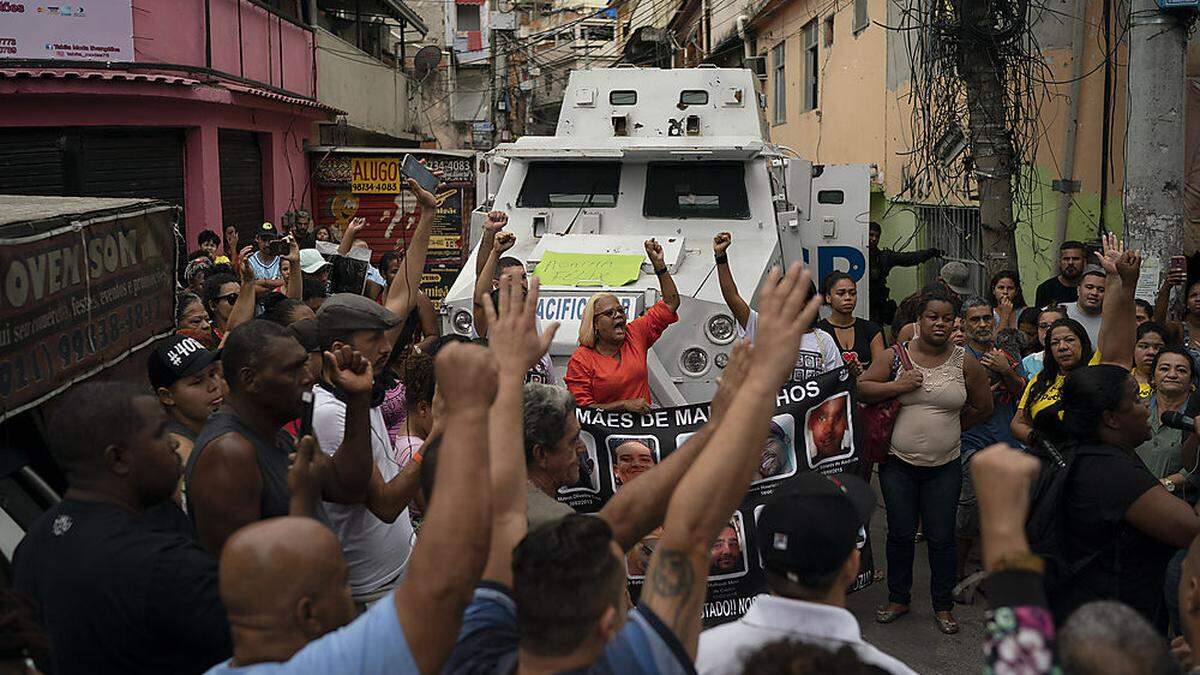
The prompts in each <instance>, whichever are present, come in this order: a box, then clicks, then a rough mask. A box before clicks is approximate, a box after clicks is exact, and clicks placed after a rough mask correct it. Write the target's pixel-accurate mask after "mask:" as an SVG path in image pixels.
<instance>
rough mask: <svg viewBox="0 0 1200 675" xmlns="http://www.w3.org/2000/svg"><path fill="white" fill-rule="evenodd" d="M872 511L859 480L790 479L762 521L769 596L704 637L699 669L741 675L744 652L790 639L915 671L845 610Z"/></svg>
mask: <svg viewBox="0 0 1200 675" xmlns="http://www.w3.org/2000/svg"><path fill="white" fill-rule="evenodd" d="M874 508H875V495H874V493H873V492H872V491H871V488H870V487H868V486H867V484H866V483H864V482H862V481H861V480H859V479H858V478H856V477H854V476H848V475H845V474H842V475H840V476H837V477H835V478H827V477H825V476H823V475H821V474H817V473H803V474H800V475H799V476H797V477H795V478H793V479H792V480H790V481H788V482H787V483H786V484H785V485H784V486H783V487H782V489H780V490H779V491H778V492H776V493H775V494H774V495H773V496H772V497H771V498H770V499H769V500H768V501H767V503H766V504H765V505H764V506H763V509H762V512H761V513H760V514H759V516H758V553H759V559H760V561H761V563H762V566H763V568H764V570H765V571H766V576H767V586H768V587H769V589H770V593H769V594H763V595H759V596H758V597H757V598H756V599H755V601H754V604H753V605H752V606H751V607H750V609H749V610H747V612H746V614H745V616H743V617H742V618H741V619H738V620H737V621H735V622H733V623H728V624H725V625H724V626H718V627H716V628H713V629H710V630H707V631H705V632H703V633H701V634H700V648H699V651H698V652H697V653H696V670H697V671H698V672H700V673H702V674H704V675H709V674H712V675H717V674H721V673H731V674H732V673H741V672H742V659H743V658H744V656H745V655H746V654H748V653H752V652H754V651H755V650H756V649H757V648H758V647H760V646H762V645H763V644H766V643H768V642H774V641H776V640H780V639H784V638H788V639H792V640H798V641H800V642H805V643H812V644H815V645H819V646H821V647H823V648H825V649H828V650H831V651H834V650H837V649H840V648H842V647H850V648H851V649H853V650H854V651H855V652H856V653H857V654H858V656H859V658H860V659H862V660H863V661H865V662H867V663H869V664H871V665H873V666H875V667H877V668H880V669H882V670H883V671H885V672H888V673H893V674H894V675H898V674H904V675H908V674H911V673H913V670H912V669H911V668H909V667H908V666H906V665H904V664H903V663H901V662H900V661H898V660H896V659H895V658H893V657H891V656H888V655H887V654H884V653H883V652H881V651H879V650H878V649H876V648H875V647H873V646H871V645H870V644H868V643H867V642H866V641H864V640H863V638H862V631H861V630H860V629H859V627H858V621H857V620H855V618H854V615H853V614H851V613H850V612H849V611H847V610H846V608H845V607H846V589H847V588H849V587H850V585H851V584H852V583H853V582H854V578H855V577H856V576H858V568H859V550H860V549H861V548H862V546H863V544H864V543H865V542H866V528H867V527H870V521H871V511H872V510H873V509H874Z"/></svg>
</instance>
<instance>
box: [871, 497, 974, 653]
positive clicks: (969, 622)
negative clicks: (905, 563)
mask: <svg viewBox="0 0 1200 675" xmlns="http://www.w3.org/2000/svg"><path fill="white" fill-rule="evenodd" d="M872 485H873V486H874V487H875V489H876V494H877V495H878V485H877V481H872ZM878 504H879V506H878V507H877V508H876V509H875V516H874V517H873V518H872V519H871V545H872V548H873V549H874V552H875V566H876V569H883V570H886V569H887V559H886V556H885V555H884V544H885V542H886V538H887V522H886V519H887V516H886V513H885V511H884V506H883V499H882V497H880V498H879V501H878ZM969 569H977V566H976V567H973V568H969ZM913 577H914V578H913V589H912V598H913V604H912V611H911V612H909V613H908V614H907V615H906V616H903V617H901V618H900V619H897V620H896V621H895V622H893V623H890V624H886V625H884V624H879V623H875V608H876V607H881V606H883V605H885V604H887V580H886V579H884V580H882V581H878V582H876V583H874V584H872V585H870V586H868V587H867V588H865V589H863V590H861V591H858V592H856V593H852V594H851V595H850V596H848V598H847V605H848V608H849V609H850V611H851V612H853V613H854V616H855V617H856V618H857V619H858V624H859V626H860V627H861V628H862V632H863V637H865V638H866V640H867V641H868V642H870V643H871V644H873V645H875V646H876V647H877V648H879V649H881V650H883V651H885V652H887V653H888V654H891V655H892V656H894V657H896V658H898V659H900V660H901V661H903V662H904V663H906V664H908V666H909V667H910V668H912V669H913V670H915V671H917V672H918V673H922V675H925V674H929V675H940V674H945V675H959V674H961V673H978V672H980V671H981V670H982V668H983V633H984V631H983V613H984V609H985V606H986V605H985V603H984V600H983V599H982V598H981V597H979V596H978V595H976V596H975V602H974V604H971V605H958V606H957V607H955V608H954V617H955V618H956V619H958V623H959V626H960V627H961V630H959V632H958V634H957V635H943V634H942V633H941V632H940V631H938V628H937V624H935V623H934V621H933V607H932V606H931V605H930V601H929V556H928V550H927V549H926V547H925V543H924V542H921V543H918V544H917V556H916V561H915V562H914V564H913Z"/></svg>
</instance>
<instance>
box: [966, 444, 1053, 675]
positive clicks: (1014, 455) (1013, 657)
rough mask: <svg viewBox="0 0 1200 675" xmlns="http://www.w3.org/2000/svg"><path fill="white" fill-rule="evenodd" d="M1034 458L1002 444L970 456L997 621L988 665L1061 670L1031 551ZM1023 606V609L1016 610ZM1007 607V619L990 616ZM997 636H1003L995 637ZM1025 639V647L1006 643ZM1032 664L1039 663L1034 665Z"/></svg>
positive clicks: (989, 644)
mask: <svg viewBox="0 0 1200 675" xmlns="http://www.w3.org/2000/svg"><path fill="white" fill-rule="evenodd" d="M1038 466H1039V465H1038V462H1037V460H1036V459H1034V458H1033V457H1031V456H1029V455H1028V454H1026V453H1023V452H1020V451H1018V450H1013V449H1011V448H1009V447H1007V446H1005V445H1003V444H999V445H993V446H990V447H987V448H984V449H983V450H980V451H979V453H978V454H976V455H975V457H974V458H973V459H972V460H971V477H972V482H973V484H975V485H977V486H979V487H977V488H976V492H977V494H978V498H979V524H980V527H979V530H980V534H981V539H982V541H983V567H984V569H985V570H987V571H988V577H987V579H985V580H984V582H983V583H984V588H985V590H986V591H987V597H988V603H989V605H990V609H989V611H988V616H987V618H988V621H989V622H990V623H991V624H992V625H994V626H997V628H996V629H995V633H994V634H993V635H992V637H991V639H988V640H986V641H985V644H984V658H985V660H986V662H987V665H988V670H989V671H991V670H993V669H994V670H996V671H1003V670H1014V669H1015V670H1024V671H1026V672H1029V673H1052V672H1058V668H1057V666H1056V664H1055V657H1054V619H1053V617H1052V616H1051V614H1050V606H1049V602H1047V600H1046V591H1045V585H1044V581H1043V578H1042V573H1041V563H1040V561H1039V559H1037V558H1035V557H1033V554H1032V553H1031V552H1030V550H1029V541H1028V540H1027V539H1026V537H1025V519H1026V516H1027V515H1028V513H1029V488H1030V486H1031V485H1032V484H1033V480H1034V479H1035V478H1037V472H1038ZM1018 607H1020V608H1021V609H1022V611H1014V610H1015V609H1016V608H1018ZM1001 611H1003V612H1004V613H1005V616H1008V617H1010V619H1011V620H1007V621H995V622H993V621H992V618H993V617H994V616H996V615H997V614H998V613H999V612H1001ZM996 638H999V639H996ZM1018 642H1019V643H1020V644H1021V649H1017V650H1014V649H1006V648H1004V646H1005V645H1012V644H1017V643H1018ZM1030 664H1037V665H1036V666H1033V667H1032V668H1031V667H1030Z"/></svg>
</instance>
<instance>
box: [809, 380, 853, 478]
mask: <svg viewBox="0 0 1200 675" xmlns="http://www.w3.org/2000/svg"><path fill="white" fill-rule="evenodd" d="M804 446H805V448H806V449H807V452H806V453H805V456H806V458H807V460H808V468H810V469H821V468H822V467H824V466H826V465H829V464H835V463H837V462H840V461H842V460H847V459H850V458H852V457H853V456H854V419H853V410H852V406H851V405H850V393H849V392H838V393H836V394H834V395H833V396H830V397H829V398H827V399H825V400H824V401H822V402H821V403H820V404H819V405H815V406H813V407H811V408H809V410H808V412H807V413H805V415H804Z"/></svg>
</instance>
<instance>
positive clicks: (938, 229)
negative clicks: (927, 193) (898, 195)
mask: <svg viewBox="0 0 1200 675" xmlns="http://www.w3.org/2000/svg"><path fill="white" fill-rule="evenodd" d="M910 208H912V211H913V213H914V214H915V215H916V217H917V228H918V231H919V232H921V233H922V234H923V241H924V244H923V246H922V247H923V248H936V249H940V250H942V251H944V252H945V253H944V255H943V257H942V259H941V260H934V261H931V262H928V263H925V264H924V265H923V266H922V275H921V276H922V278H923V279H924V281H925V283H927V284H928V283H932V282H933V281H936V280H937V277H938V273H939V272H940V271H941V266H942V265H943V264H944V263H946V262H949V261H951V260H957V261H959V262H961V263H963V264H964V265H966V266H967V269H968V270H969V271H970V272H971V287H972V288H973V289H974V290H975V291H976V292H977V293H978V292H982V290H983V288H984V285H985V282H986V279H984V275H986V274H987V271H986V269H985V268H984V264H983V226H982V225H981V224H980V218H979V207H978V206H938V205H933V204H913V205H911V207H910Z"/></svg>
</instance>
